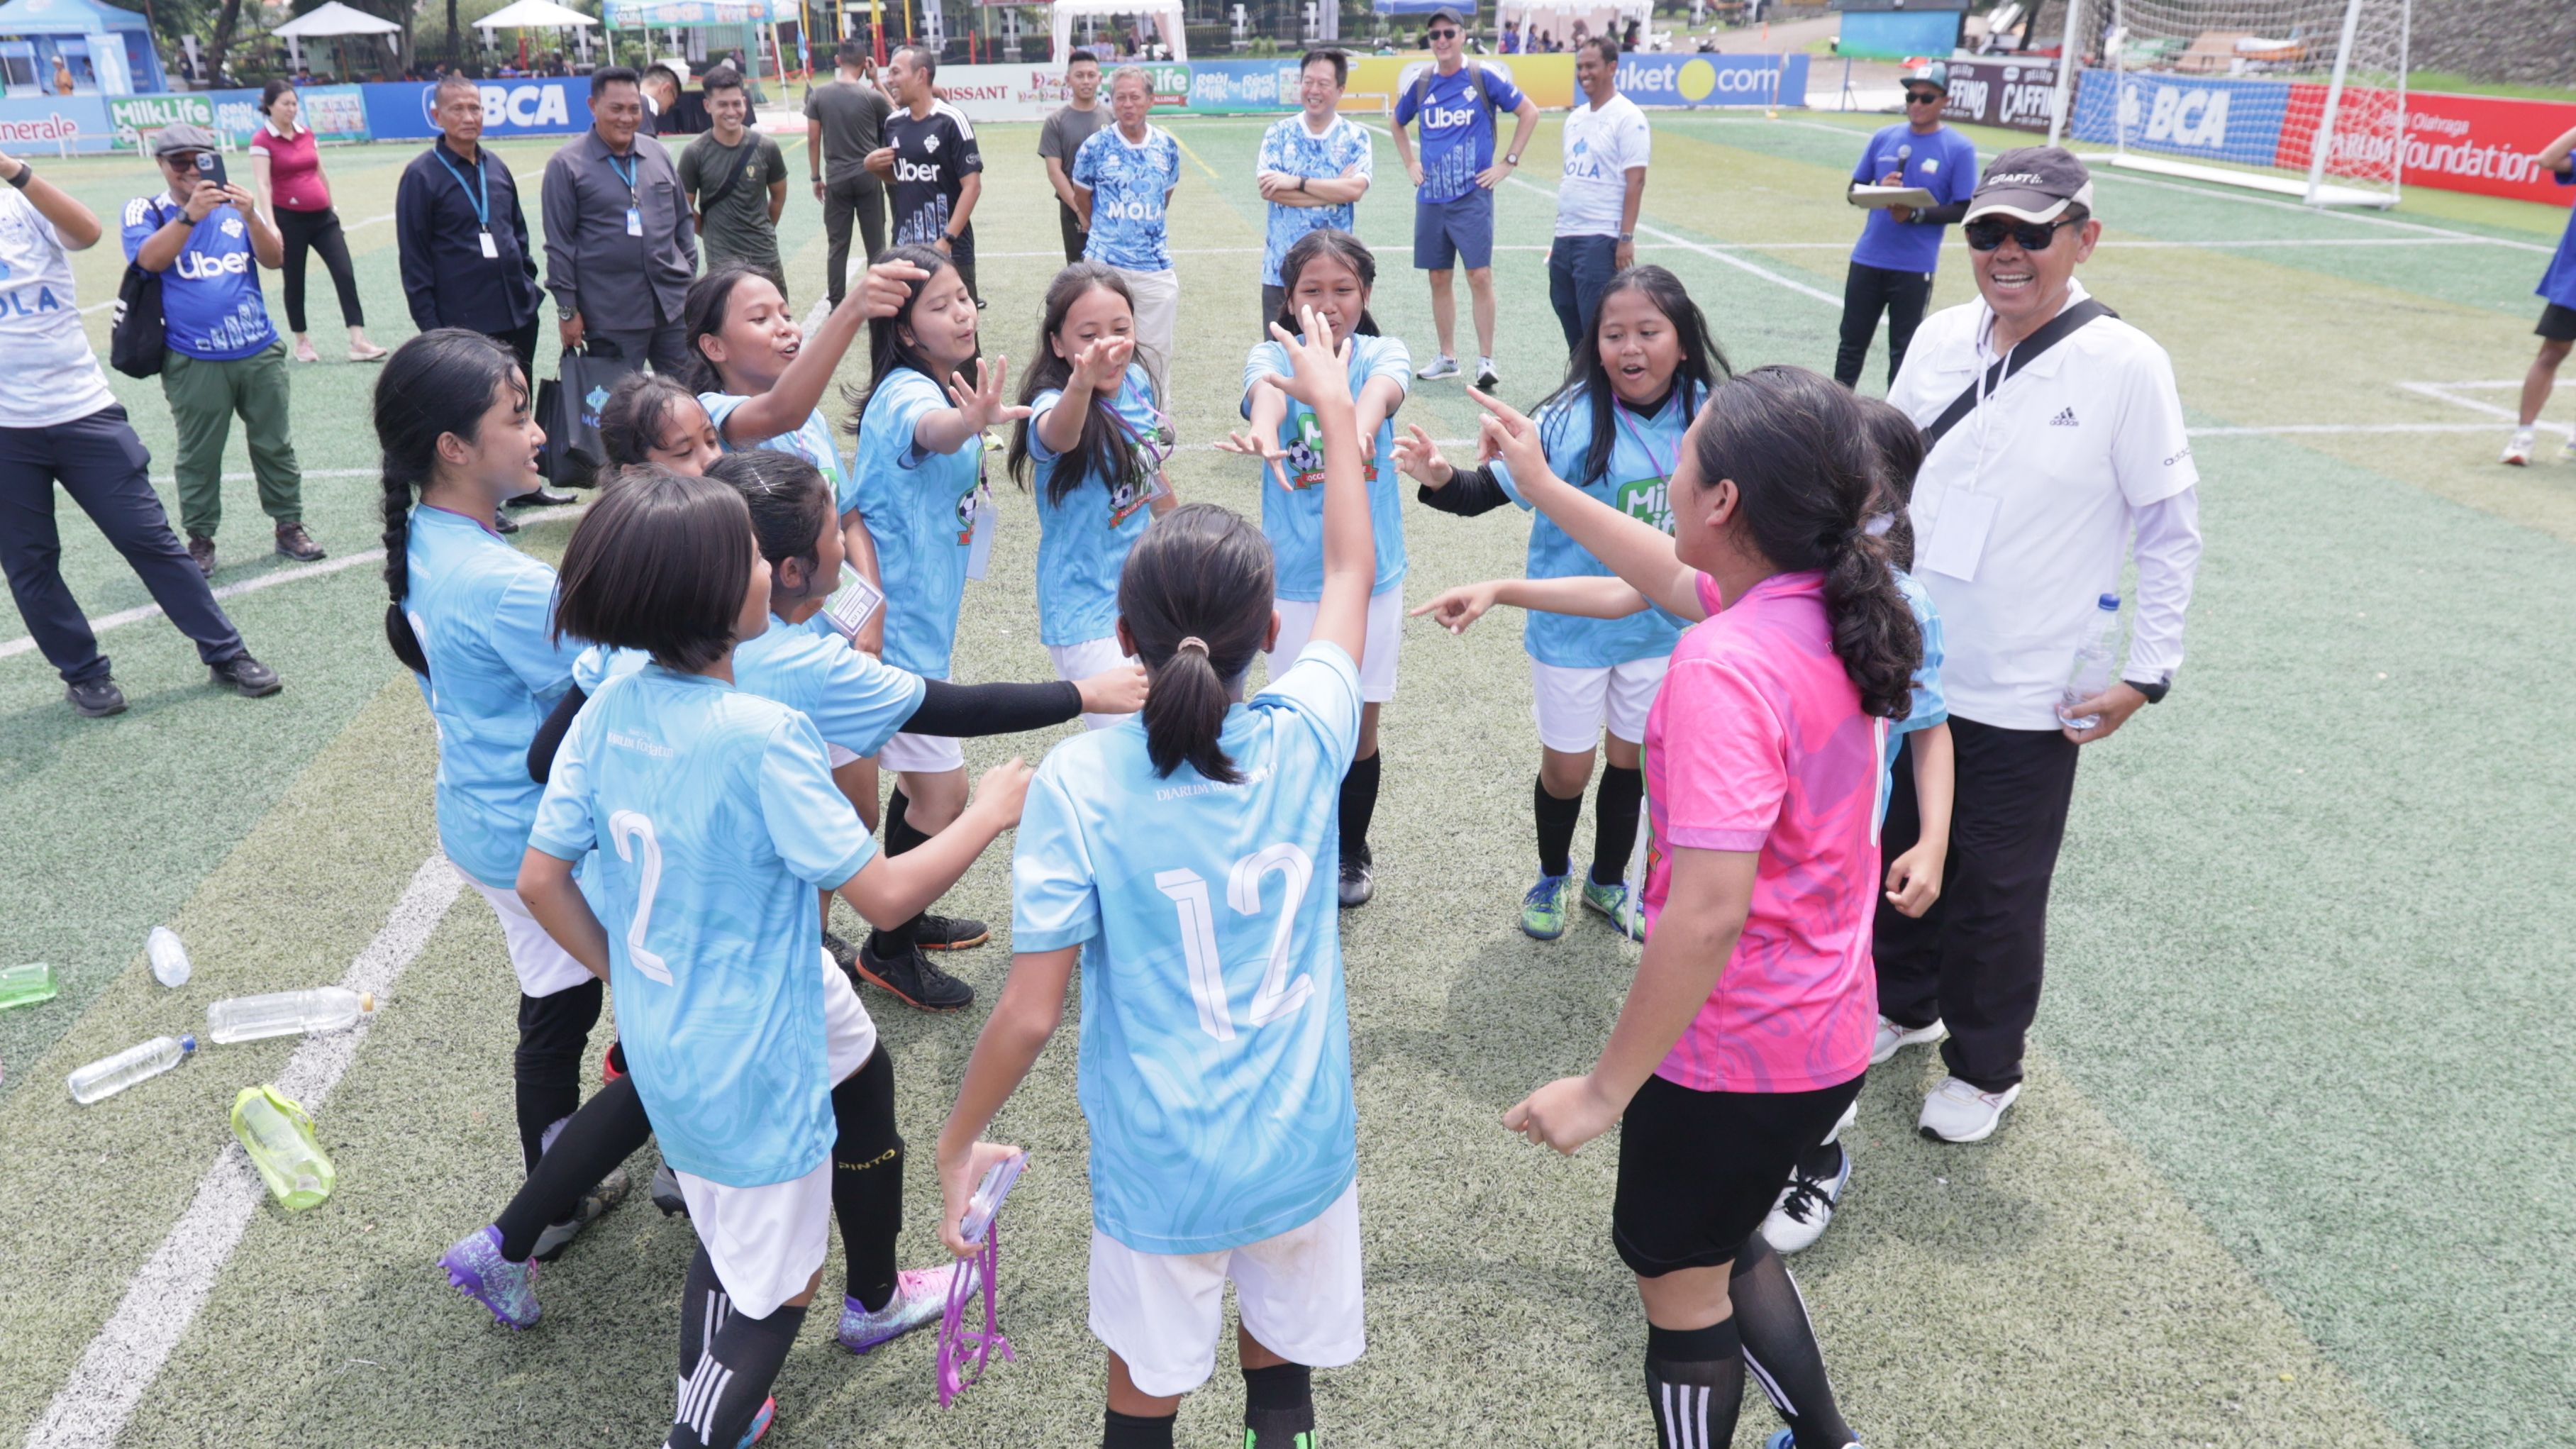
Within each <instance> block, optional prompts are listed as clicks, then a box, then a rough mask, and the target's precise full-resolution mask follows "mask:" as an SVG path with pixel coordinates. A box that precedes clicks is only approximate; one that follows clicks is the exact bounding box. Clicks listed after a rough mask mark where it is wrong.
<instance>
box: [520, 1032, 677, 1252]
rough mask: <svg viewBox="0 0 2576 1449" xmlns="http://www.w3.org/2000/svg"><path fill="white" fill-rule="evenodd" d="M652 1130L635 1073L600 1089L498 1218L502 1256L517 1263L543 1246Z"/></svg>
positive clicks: (583, 1106)
mask: <svg viewBox="0 0 2576 1449" xmlns="http://www.w3.org/2000/svg"><path fill="white" fill-rule="evenodd" d="M652 1135H653V1124H652V1123H651V1122H650V1121H649V1120H647V1119H646V1118H645V1116H644V1099H643V1098H641V1097H638V1096H637V1095H635V1079H634V1078H633V1077H620V1078H618V1079H617V1080H616V1081H613V1082H611V1083H609V1084H608V1085H607V1086H605V1087H602V1088H600V1089H599V1092H598V1094H597V1095H595V1096H593V1097H592V1098H591V1099H590V1100H589V1101H587V1102H585V1103H583V1104H582V1108H581V1110H580V1111H578V1112H575V1113H573V1114H572V1118H571V1120H569V1121H567V1122H565V1123H564V1127H563V1130H562V1131H561V1132H558V1133H556V1134H555V1142H554V1146H553V1147H551V1148H549V1149H547V1151H546V1155H545V1156H544V1157H542V1158H539V1159H538V1160H537V1164H536V1166H535V1168H534V1169H533V1170H531V1171H530V1172H529V1173H528V1180H527V1181H526V1182H525V1183H523V1184H521V1185H520V1187H519V1193H518V1196H516V1197H513V1198H511V1199H510V1205H509V1206H508V1207H505V1208H503V1209H501V1216H500V1217H498V1218H496V1219H494V1220H493V1222H494V1225H495V1226H497V1227H498V1228H500V1230H501V1256H502V1257H504V1258H507V1259H509V1260H510V1261H511V1262H513V1263H524V1262H526V1261H528V1255H529V1254H530V1253H533V1252H535V1251H536V1250H537V1237H538V1235H539V1234H541V1233H543V1232H544V1231H545V1230H546V1228H547V1226H548V1225H549V1224H553V1223H560V1222H564V1221H567V1220H568V1219H570V1218H571V1217H572V1215H573V1213H574V1212H575V1211H576V1210H578V1209H579V1208H580V1206H581V1195H582V1194H583V1193H586V1192H588V1191H590V1189H591V1187H592V1186H593V1185H594V1184H596V1183H597V1182H598V1181H599V1180H600V1179H601V1178H603V1177H606V1176H607V1175H608V1174H609V1173H610V1172H611V1171H612V1170H614V1169H615V1168H616V1166H617V1164H619V1163H621V1162H624V1161H625V1160H626V1159H627V1158H629V1157H631V1156H633V1155H634V1154H635V1149H636V1148H638V1147H641V1146H643V1145H644V1139H645V1138H647V1137H650V1136H652Z"/></svg>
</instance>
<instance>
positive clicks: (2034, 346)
mask: <svg viewBox="0 0 2576 1449" xmlns="http://www.w3.org/2000/svg"><path fill="white" fill-rule="evenodd" d="M2119 315H2120V314H2119V313H2117V312H2114V311H2112V310H2111V309H2110V308H2108V307H2105V306H2103V305H2102V304H2101V303H2100V302H2097V301H2095V300H2094V299H2092V298H2091V297H2087V298H2085V299H2084V300H2083V301H2081V302H2078V303H2076V304H2075V305H2074V306H2072V307H2069V308H2067V309H2066V310H2065V311H2063V312H2060V313H2058V314H2057V315H2056V316H2055V317H2052V318H2050V319H2049V321H2048V324H2047V325H2046V326H2044V327H2042V328H2040V329H2039V330H2038V331H2036V332H2034V333H2032V334H2030V335H2029V336H2028V337H2025V338H2023V339H2022V340H2021V345H2020V346H2018V347H2015V348H2014V349H2013V350H2012V351H2011V352H2010V353H2009V354H2007V355H2005V356H2003V357H2000V358H1997V359H1996V360H1995V364H1994V366H1992V367H1989V368H1987V369H1986V371H1985V375H1984V376H1982V377H1979V378H1976V379H1973V380H1971V381H1970V382H1969V384H1968V390H1967V391H1965V392H1963V393H1961V394H1959V395H1958V396H1957V397H1954V398H1952V399H1950V405H1949V406H1948V407H1946V408H1943V409H1942V410H1941V416H1939V417H1937V418H1934V419H1933V420H1932V426H1930V427H1928V428H1925V429H1924V430H1923V451H1924V452H1926V453H1929V452H1931V451H1932V449H1934V448H1936V447H1938V446H1940V442H1941V438H1942V436H1943V435H1944V434H1946V433H1948V432H1949V431H1950V430H1951V429H1952V428H1955V427H1957V426H1958V425H1959V424H1960V422H1961V421H1962V420H1964V419H1965V418H1966V417H1967V416H1968V414H1970V413H1972V412H1975V411H1976V410H1977V400H1978V398H1979V397H1981V396H1985V395H1990V394H1992V393H1993V392H1994V391H1995V390H1996V389H1998V388H2001V387H2002V386H2003V385H2004V384H2005V383H2007V382H2009V381H2011V380H2012V376H2013V374H2014V373H2017V372H2019V371H2021V370H2022V369H2023V368H2025V367H2028V366H2029V365H2030V364H2031V363H2032V362H2033V361H2034V360H2036V359H2037V358H2038V357H2039V356H2040V355H2041V354H2042V353H2045V352H2046V351H2048V349H2050V348H2052V347H2055V346H2056V345H2057V344H2058V343H2060V342H2063V341H2065V340H2066V339H2067V338H2069V337H2072V336H2074V335H2075V333H2076V331H2077V330H2078V329H2080V328H2082V327H2083V326H2084V324H2086V323H2087V322H2090V321H2092V320H2093V319H2094V318H2096V317H2117V316H2119Z"/></svg>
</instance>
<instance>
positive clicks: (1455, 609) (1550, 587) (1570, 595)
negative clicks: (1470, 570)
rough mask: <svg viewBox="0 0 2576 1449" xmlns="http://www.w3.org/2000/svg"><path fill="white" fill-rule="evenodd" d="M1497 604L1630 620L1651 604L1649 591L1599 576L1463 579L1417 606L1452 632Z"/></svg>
mask: <svg viewBox="0 0 2576 1449" xmlns="http://www.w3.org/2000/svg"><path fill="white" fill-rule="evenodd" d="M1496 604H1509V605H1511V606H1512V607H1513V608H1516V609H1535V610H1537V611H1538V612H1540V613H1542V614H1571V615H1574V616H1575V617H1577V618H1582V619H1624V618H1627V617H1628V616H1629V615H1630V614H1634V613H1638V612H1640V611H1642V610H1643V609H1644V608H1645V607H1646V596H1645V595H1643V594H1641V593H1638V592H1637V591H1636V590H1635V589H1632V588H1630V587H1629V586H1628V585H1627V584H1626V583H1625V582H1624V581H1622V580H1619V579H1612V578H1603V577H1601V576H1599V575H1597V574H1596V575H1588V576H1579V577H1575V578H1566V579H1488V580H1486V581H1485V582H1483V583H1481V584H1461V585H1459V586H1458V587H1457V588H1454V589H1451V590H1449V591H1447V592H1446V593H1443V594H1441V595H1440V596H1439V597H1438V598H1435V599H1433V600H1432V601H1431V602H1430V603H1427V604H1425V605H1423V606H1422V607H1421V608H1419V609H1416V610H1414V611H1413V617H1414V618H1417V619H1419V618H1421V617H1422V616H1423V615H1425V614H1428V615H1430V616H1431V622H1432V623H1435V624H1437V625H1439V626H1440V627H1441V628H1443V629H1446V630H1448V631H1449V632H1450V633H1452V634H1464V633H1466V632H1467V626H1468V625H1470V624H1473V623H1475V622H1476V621H1477V620H1478V619H1481V618H1483V617H1484V616H1485V611H1486V610H1488V609H1491V608H1493V607H1494V606H1495V605H1496Z"/></svg>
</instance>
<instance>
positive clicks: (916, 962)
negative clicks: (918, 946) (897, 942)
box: [859, 942, 975, 1011]
mask: <svg viewBox="0 0 2576 1449" xmlns="http://www.w3.org/2000/svg"><path fill="white" fill-rule="evenodd" d="M859 976H860V979H862V980H864V981H866V982H867V983H868V984H869V985H871V986H878V987H882V988H884V989H885V990H887V991H891V992H893V993H894V994H895V995H896V996H897V997H899V998H901V999H902V1001H903V1004H904V1005H906V1006H917V1007H919V1008H921V1009H922V1010H924V1011H955V1010H957V1009H958V1008H959V1007H961V1006H972V1005H974V1003H975V988H974V987H972V986H969V985H967V984H966V983H965V982H963V981H960V980H958V979H957V978H956V977H954V976H951V975H949V974H948V973H947V972H945V971H942V970H940V969H939V968H938V967H936V966H933V965H931V964H930V958H929V957H928V956H925V955H923V954H922V953H921V952H920V951H918V950H908V951H904V952H901V953H899V954H897V955H893V956H880V955H878V954H877V952H876V945H875V943H874V942H870V943H869V944H867V945H865V946H861V947H860V948H859Z"/></svg>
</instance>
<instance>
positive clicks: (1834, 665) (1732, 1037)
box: [1644, 572, 1886, 1092]
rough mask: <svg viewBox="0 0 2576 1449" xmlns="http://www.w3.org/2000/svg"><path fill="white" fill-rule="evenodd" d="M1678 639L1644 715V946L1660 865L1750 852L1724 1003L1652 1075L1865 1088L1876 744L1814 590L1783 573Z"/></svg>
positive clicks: (1803, 579)
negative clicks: (1746, 909)
mask: <svg viewBox="0 0 2576 1449" xmlns="http://www.w3.org/2000/svg"><path fill="white" fill-rule="evenodd" d="M1699 593H1700V602H1701V603H1702V604H1704V605H1706V606H1707V608H1708V611H1709V617H1708V619H1707V620H1706V621H1705V622H1703V623H1700V624H1695V625H1693V626H1692V627H1691V628H1690V629H1688V630H1686V631H1684V633H1683V634H1682V637H1681V642H1680V643H1679V644H1677V645H1675V646H1674V648H1673V657H1672V665H1671V667H1670V669H1669V670H1667V671H1666V673H1665V675H1664V683H1663V688H1662V690H1661V692H1660V693H1658V694H1657V695H1656V696H1655V705H1654V709H1653V710H1652V711H1651V712H1650V713H1649V714H1648V715H1647V716H1646V750H1645V768H1646V809H1647V821H1648V830H1649V836H1648V846H1647V852H1646V885H1645V891H1644V896H1645V907H1646V930H1647V933H1648V937H1649V939H1651V938H1652V934H1653V932H1654V928H1655V921H1656V919H1657V918H1658V917H1660V916H1661V915H1662V914H1663V908H1664V901H1665V899H1666V898H1667V897H1668V896H1670V895H1671V893H1672V886H1673V869H1672V861H1671V859H1670V858H1669V852H1670V851H1672V850H1673V849H1674V848H1676V847H1680V848H1687V849H1692V850H1728V851H1747V850H1749V851H1757V852H1759V853H1760V857H1761V858H1760V861H1759V864H1758V865H1757V867H1756V873H1755V876H1754V882H1753V904H1752V909H1751V911H1750V913H1749V914H1748V915H1747V917H1746V919H1745V922H1744V934H1743V936H1742V937H1741V938H1740V939H1738V940H1737V942H1736V945H1735V954H1734V955H1733V956H1732V957H1730V958H1728V960H1727V963H1726V971H1725V973H1724V974H1723V975H1721V976H1720V977H1719V978H1718V983H1717V990H1715V991H1714V992H1712V993H1710V995H1709V998H1708V1001H1707V1004H1705V1005H1703V1006H1702V1007H1700V1009H1699V1015H1698V1016H1696V1017H1694V1018H1693V1019H1692V1021H1691V1024H1690V1027H1689V1029H1688V1030H1686V1031H1684V1032H1683V1033H1682V1038H1681V1040H1680V1042H1678V1043H1676V1044H1675V1045H1674V1047H1673V1050H1672V1054H1671V1055H1669V1056H1667V1057H1665V1058H1664V1062H1663V1065H1662V1066H1660V1067H1657V1068H1656V1069H1655V1074H1656V1075H1657V1076H1659V1077H1662V1078H1664V1079H1665V1080H1666V1081H1669V1082H1672V1083H1674V1084H1676V1085H1679V1086H1684V1087H1688V1088H1690V1089H1692V1090H1693V1091H1699V1092H1806V1091H1814V1090H1816V1089H1818V1088H1821V1087H1831V1086H1835V1085H1838V1084H1840V1083H1843V1082H1847V1081H1849V1080H1851V1079H1852V1078H1854V1077H1856V1076H1859V1075H1860V1074H1861V1072H1862V1070H1863V1069H1865V1068H1866V1067H1868V1065H1869V1048H1870V1039H1871V1036H1872V1034H1873V1031H1874V1029H1875V1027H1876V1025H1877V1017H1878V979H1877V975H1876V973H1875V971H1874V970H1873V969H1872V967H1871V965H1870V929H1871V922H1872V920H1873V919H1874V918H1875V915H1876V912H1877V908H1878V831H1877V826H1876V823H1875V816H1876V814H1877V810H1876V806H1877V801H1878V773H1879V748H1880V739H1881V736H1882V734H1883V732H1884V730H1885V728H1886V721H1884V720H1880V719H1877V718H1874V717H1872V716H1870V715H1867V714H1864V713H1862V712H1861V707H1860V692H1859V690H1857V689H1856V688H1854V687H1853V685H1852V682H1851V676H1850V675H1848V674H1846V673H1845V672H1844V671H1843V665H1842V661H1841V660H1840V659H1838V658H1836V657H1835V655H1834V648H1833V634H1832V630H1831V629H1830V627H1829V626H1828V624H1827V622H1826V617H1825V597H1824V575H1822V574H1819V573H1812V572H1811V573H1791V574H1776V575H1774V576H1772V577H1771V578H1768V579H1765V580H1763V581H1762V582H1761V583H1759V584H1756V585H1755V586H1754V587H1753V588H1752V590H1751V591H1750V592H1748V593H1746V594H1745V596H1744V597H1743V598H1741V599H1739V600H1737V601H1736V602H1735V603H1734V604H1732V605H1729V606H1727V607H1726V608H1725V610H1724V612H1720V611H1719V606H1720V603H1721V600H1720V599H1719V597H1718V593H1717V585H1716V583H1715V581H1713V580H1711V579H1709V578H1707V577H1706V576H1704V575H1703V576H1702V577H1701V579H1700V581H1699Z"/></svg>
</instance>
